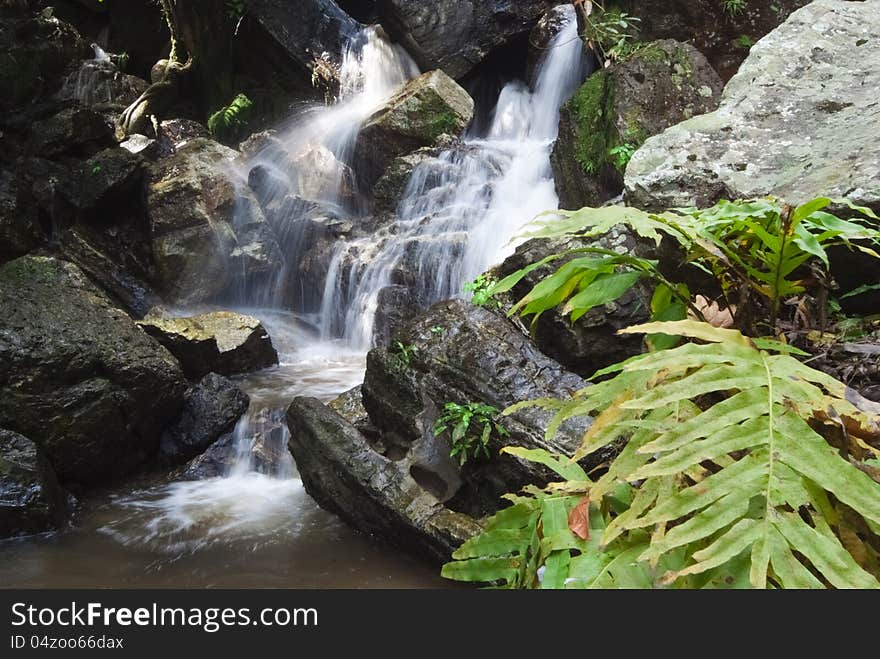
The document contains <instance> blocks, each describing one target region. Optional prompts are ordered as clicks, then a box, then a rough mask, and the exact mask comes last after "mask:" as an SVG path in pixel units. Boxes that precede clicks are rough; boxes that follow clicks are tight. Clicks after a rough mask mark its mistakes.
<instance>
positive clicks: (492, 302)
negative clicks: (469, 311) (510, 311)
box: [462, 273, 501, 309]
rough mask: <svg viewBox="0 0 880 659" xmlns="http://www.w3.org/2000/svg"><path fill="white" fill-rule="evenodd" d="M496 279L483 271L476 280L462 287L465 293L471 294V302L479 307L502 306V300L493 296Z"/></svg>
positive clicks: (495, 307) (494, 307)
mask: <svg viewBox="0 0 880 659" xmlns="http://www.w3.org/2000/svg"><path fill="white" fill-rule="evenodd" d="M494 286H495V280H494V279H493V278H492V277H490V276H489V275H487V274H485V273H483V274H481V275H480V276H479V277H477V278H476V279H475V280H474V281H471V282H467V283H466V284H465V285H464V286H463V287H462V288H463V290H464V292H465V293H470V294H471V302H472V303H473V304H475V305H477V306H478V307H489V308H492V309H499V308H501V301H500V300H497V299H495V298H494V297H493V288H494Z"/></svg>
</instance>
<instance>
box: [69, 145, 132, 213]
mask: <svg viewBox="0 0 880 659" xmlns="http://www.w3.org/2000/svg"><path fill="white" fill-rule="evenodd" d="M144 171H145V170H144V160H143V158H141V157H140V156H138V155H136V154H134V153H132V152H130V151H128V150H127V149H120V148H119V147H111V148H109V149H104V150H103V151H100V152H98V153H96V154H95V155H94V156H92V157H91V158H89V159H88V160H86V161H85V162H83V163H82V164H80V165H79V166H78V167H77V170H76V173H75V174H74V176H72V177H71V178H70V179H69V180H68V185H67V189H65V190H64V194H65V196H66V197H67V198H68V200H69V201H70V202H71V204H72V205H73V207H74V208H75V209H76V210H78V211H80V212H86V213H88V212H96V213H99V214H100V213H102V212H106V211H107V210H108V207H109V208H110V210H111V211H113V212H115V213H118V208H120V207H125V205H126V203H127V202H129V201H130V199H131V197H134V198H136V199H137V198H139V197H140V194H141V187H142V184H143V179H144Z"/></svg>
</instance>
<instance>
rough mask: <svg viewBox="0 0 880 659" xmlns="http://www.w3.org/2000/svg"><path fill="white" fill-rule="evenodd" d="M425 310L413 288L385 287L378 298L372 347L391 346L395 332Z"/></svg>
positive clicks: (395, 285) (396, 285) (397, 285)
mask: <svg viewBox="0 0 880 659" xmlns="http://www.w3.org/2000/svg"><path fill="white" fill-rule="evenodd" d="M423 308H424V305H423V304H422V302H421V300H420V299H419V297H418V295H417V294H416V293H415V292H414V290H413V287H412V286H401V285H399V284H393V285H391V286H386V287H384V288H383V289H382V290H380V291H379V294H378V295H377V296H376V317H375V320H374V321H373V342H372V345H374V346H381V347H386V346H390V345H391V337H392V336H393V335H394V332H395V330H396V329H397V328H398V327H400V326H401V325H402V324H403V323H404V322H406V321H407V320H409V319H410V318H412V317H413V316H415V315H416V314H418V312H420V311H421V310H422V309H423Z"/></svg>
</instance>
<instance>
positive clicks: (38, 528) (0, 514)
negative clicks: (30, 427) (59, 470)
mask: <svg viewBox="0 0 880 659" xmlns="http://www.w3.org/2000/svg"><path fill="white" fill-rule="evenodd" d="M66 509H67V495H66V494H65V492H64V491H63V490H62V489H61V487H60V486H59V485H58V479H57V477H56V476H55V472H54V471H53V470H52V465H50V464H49V461H48V460H46V457H45V456H44V455H43V452H42V451H41V450H40V448H39V447H38V446H37V445H36V444H34V442H32V441H31V440H29V439H27V438H26V437H23V436H21V435H19V434H18V433H14V432H11V431H9V430H3V429H0V539H2V538H8V537H12V536H17V535H28V534H31V533H40V532H42V531H47V530H51V529H53V528H55V527H56V526H57V525H58V524H59V523H60V522H61V520H62V519H63V518H64V513H65V511H66Z"/></svg>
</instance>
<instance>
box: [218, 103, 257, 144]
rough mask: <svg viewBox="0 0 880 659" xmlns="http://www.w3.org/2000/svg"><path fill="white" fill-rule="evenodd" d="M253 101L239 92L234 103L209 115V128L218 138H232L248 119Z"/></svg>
mask: <svg viewBox="0 0 880 659" xmlns="http://www.w3.org/2000/svg"><path fill="white" fill-rule="evenodd" d="M253 105H254V104H253V102H252V101H251V100H250V99H249V98H248V97H247V96H246V95H244V94H238V95H237V96H236V97H235V98H234V99H232V103H230V104H229V105H227V106H225V107H222V108H220V109H219V110H217V111H216V112H214V113H213V114H212V115H211V116H210V117H208V130H209V131H210V132H211V135H213V136H214V137H216V138H218V139H232V138H233V137H234V136H235V135H236V134H238V132H239V130H240V129H241V127H242V126H244V125H245V124H246V123H247V121H248V115H249V114H250V111H251V109H252V108H253Z"/></svg>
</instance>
